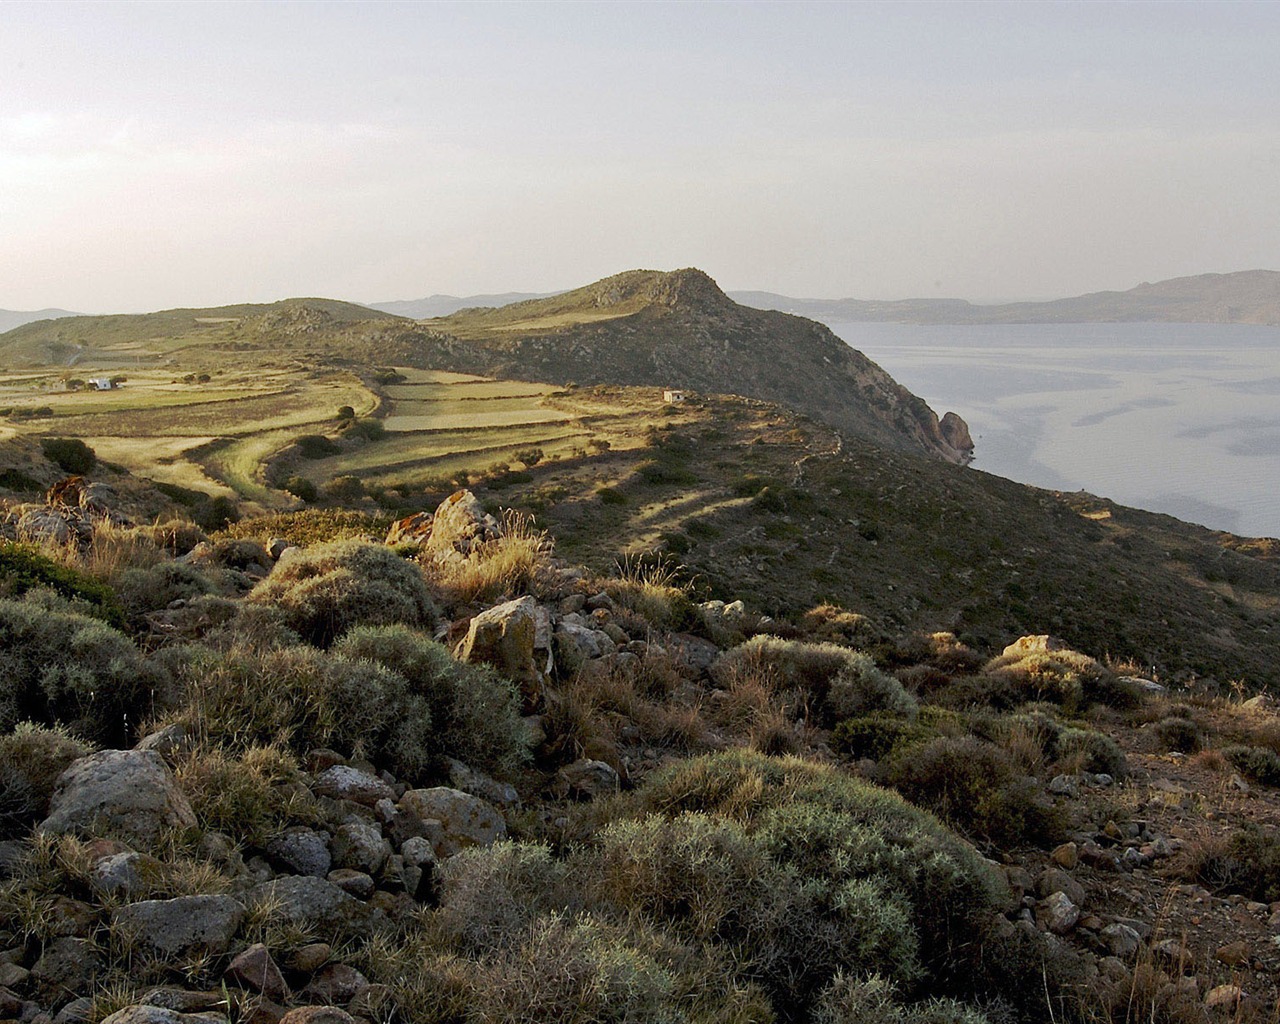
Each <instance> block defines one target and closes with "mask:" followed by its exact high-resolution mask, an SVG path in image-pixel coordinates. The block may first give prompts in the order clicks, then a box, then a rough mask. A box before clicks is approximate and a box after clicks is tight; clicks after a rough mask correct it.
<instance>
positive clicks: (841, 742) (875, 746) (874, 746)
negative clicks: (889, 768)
mask: <svg viewBox="0 0 1280 1024" xmlns="http://www.w3.org/2000/svg"><path fill="white" fill-rule="evenodd" d="M928 736H929V730H928V729H926V728H924V727H922V726H920V725H917V724H916V723H915V722H905V721H903V720H902V719H900V718H892V717H890V716H888V715H862V716H860V717H856V718H846V719H845V720H844V721H842V722H840V723H839V724H838V725H837V726H836V727H835V729H833V730H832V732H831V747H832V749H833V750H835V751H836V752H837V753H839V754H843V755H844V756H845V757H848V758H851V759H853V760H857V759H859V758H863V757H869V758H870V759H871V760H873V761H882V760H884V758H886V757H889V756H890V755H891V754H893V753H894V752H895V751H897V750H900V749H901V748H903V747H906V746H909V745H910V744H912V743H919V742H921V741H922V740H924V739H925V738H927V737H928Z"/></svg>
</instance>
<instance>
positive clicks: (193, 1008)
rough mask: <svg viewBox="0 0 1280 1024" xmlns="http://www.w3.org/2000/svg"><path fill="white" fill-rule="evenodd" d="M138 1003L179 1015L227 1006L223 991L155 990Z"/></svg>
mask: <svg viewBox="0 0 1280 1024" xmlns="http://www.w3.org/2000/svg"><path fill="white" fill-rule="evenodd" d="M138 1002H140V1003H142V1004H143V1005H145V1006H158V1007H160V1008H161V1009H164V1010H175V1011H177V1012H178V1013H196V1012H198V1011H200V1010H213V1009H216V1008H218V1007H220V1006H226V1004H227V1000H226V995H225V993H223V992H221V991H212V992H191V991H189V990H187V989H185V988H164V987H162V988H153V989H151V990H150V991H148V992H147V994H146V995H144V996H143V997H142V998H141V999H139V1000H138Z"/></svg>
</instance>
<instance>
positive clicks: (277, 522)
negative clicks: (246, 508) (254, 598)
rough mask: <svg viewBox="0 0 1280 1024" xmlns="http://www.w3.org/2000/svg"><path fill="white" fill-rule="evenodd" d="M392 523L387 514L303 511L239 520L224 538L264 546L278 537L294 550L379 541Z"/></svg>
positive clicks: (348, 511) (353, 511)
mask: <svg viewBox="0 0 1280 1024" xmlns="http://www.w3.org/2000/svg"><path fill="white" fill-rule="evenodd" d="M393 521H394V520H393V517H392V516H390V515H387V514H376V515H375V514H372V513H369V512H362V511H360V510H358V509H342V508H326V509H304V510H303V511H301V512H276V513H273V514H271V515H265V516H257V517H255V518H252V519H241V520H240V521H239V522H238V523H232V524H230V525H229V526H227V528H226V529H225V531H224V535H225V536H228V537H238V538H244V539H253V540H258V541H261V542H262V543H264V544H265V543H268V542H269V541H271V540H272V539H274V538H276V537H279V538H281V539H282V540H285V541H287V542H288V543H289V544H292V545H296V546H297V547H307V546H309V545H313V544H329V543H332V542H334V541H339V540H365V541H374V540H380V539H381V538H383V537H385V536H386V535H387V530H388V529H389V528H390V526H391V524H392V522H393Z"/></svg>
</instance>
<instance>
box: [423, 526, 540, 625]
mask: <svg viewBox="0 0 1280 1024" xmlns="http://www.w3.org/2000/svg"><path fill="white" fill-rule="evenodd" d="M553 550H554V543H553V541H552V540H551V537H550V536H549V535H548V534H547V533H546V532H545V531H543V530H540V529H538V527H537V524H536V523H535V522H534V520H533V517H532V516H529V515H526V514H524V513H522V512H517V511H515V510H514V509H507V510H506V511H504V512H503V514H502V536H501V537H498V538H497V539H495V540H491V541H487V542H485V543H484V544H481V545H479V546H478V547H477V548H476V549H475V550H474V551H472V552H471V554H470V555H469V556H467V557H466V558H465V559H456V560H451V561H431V560H429V559H427V560H424V565H425V569H426V572H427V575H428V579H429V581H430V584H431V588H432V589H433V590H434V591H436V592H437V593H439V594H441V595H442V596H443V597H444V598H445V601H446V603H447V604H449V605H451V606H453V607H458V606H462V605H469V604H473V603H475V602H477V601H489V602H492V601H496V600H497V599H499V598H502V597H517V596H519V595H521V594H528V593H536V592H537V589H538V583H539V581H540V580H541V579H542V577H543V576H544V575H545V574H546V573H547V571H548V570H549V568H550V562H551V555H552V552H553Z"/></svg>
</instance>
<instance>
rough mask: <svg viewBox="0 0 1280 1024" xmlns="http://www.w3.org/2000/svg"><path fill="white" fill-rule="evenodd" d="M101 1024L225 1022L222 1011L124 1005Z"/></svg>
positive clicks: (212, 1023) (218, 1023)
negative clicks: (189, 1010)
mask: <svg viewBox="0 0 1280 1024" xmlns="http://www.w3.org/2000/svg"><path fill="white" fill-rule="evenodd" d="M102 1024H227V1017H226V1014H222V1013H210V1012H206V1013H179V1012H178V1011H177V1010H170V1009H167V1008H166V1007H163V1006H147V1005H139V1006H126V1007H125V1008H124V1009H123V1010H117V1011H116V1012H115V1013H113V1014H112V1015H111V1016H110V1017H107V1018H106V1019H105V1020H104V1021H103V1022H102Z"/></svg>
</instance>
